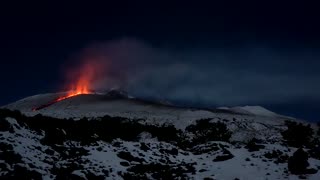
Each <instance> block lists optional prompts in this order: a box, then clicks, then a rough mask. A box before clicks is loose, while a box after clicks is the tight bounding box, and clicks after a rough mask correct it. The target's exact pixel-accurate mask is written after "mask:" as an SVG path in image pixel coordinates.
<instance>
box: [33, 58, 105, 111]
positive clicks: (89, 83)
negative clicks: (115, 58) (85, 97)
mask: <svg viewBox="0 0 320 180" xmlns="http://www.w3.org/2000/svg"><path fill="white" fill-rule="evenodd" d="M104 67H105V66H104V65H103V63H102V61H99V60H97V59H89V60H87V61H84V62H82V63H79V65H75V66H74V67H73V68H74V69H70V70H69V71H67V78H68V82H69V83H68V85H67V86H66V87H67V88H68V89H69V90H68V92H67V93H66V94H65V95H64V96H60V97H58V98H56V99H54V100H52V101H50V102H48V103H46V104H43V105H41V106H38V107H34V108H32V110H33V111H37V110H40V109H44V108H46V107H49V106H51V105H53V104H55V103H57V102H60V101H63V100H65V99H68V98H71V97H74V96H78V95H81V94H90V93H92V92H91V91H90V89H92V88H93V84H94V82H95V81H96V80H98V79H99V77H102V76H101V75H103V72H104Z"/></svg>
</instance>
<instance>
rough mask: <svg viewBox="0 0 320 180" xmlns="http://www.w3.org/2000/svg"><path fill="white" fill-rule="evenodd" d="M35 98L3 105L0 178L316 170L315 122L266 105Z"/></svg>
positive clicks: (251, 175)
mask: <svg viewBox="0 0 320 180" xmlns="http://www.w3.org/2000/svg"><path fill="white" fill-rule="evenodd" d="M51 96H53V95H52V94H51V95H50V97H51ZM39 97H41V98H44V97H47V98H49V97H48V95H46V96H37V98H39ZM35 99H36V98H35V97H32V98H27V99H24V100H21V101H18V102H16V103H13V104H10V105H8V106H5V107H3V108H2V109H0V179H319V177H320V171H319V170H320V142H319V139H320V130H319V125H317V124H314V123H306V122H303V121H300V120H297V119H294V118H289V117H285V116H280V115H277V114H275V113H270V112H269V111H267V110H265V109H263V108H261V107H254V108H252V107H251V108H249V107H245V108H239V107H238V108H233V109H232V108H231V109H228V108H222V109H215V110H198V109H187V108H177V107H172V106H169V105H163V104H155V103H149V102H148V103H147V102H141V101H138V100H136V99H131V98H128V97H123V96H116V97H115V96H112V98H110V94H109V96H101V95H94V96H85V97H75V98H73V99H70V100H65V101H63V102H59V103H60V104H59V103H57V104H55V105H52V107H48V108H45V109H43V110H40V111H38V112H32V111H31V108H32V106H33V105H35V103H36V102H39V100H35ZM41 103H42V102H39V105H41ZM29 105H30V106H29ZM31 105H32V106H31ZM27 107H29V108H27ZM104 107H105V108H104ZM112 107H113V108H112ZM115 107H116V108H115ZM120 107H122V109H121V108H120ZM124 107H125V108H124ZM130 108H131V109H130ZM79 109H80V110H79ZM83 109H88V110H87V111H84V110H83ZM93 110H96V111H93ZM252 110H255V111H252ZM77 112H81V113H77ZM255 112H259V113H260V114H255ZM121 115H122V116H121ZM139 115H141V116H139Z"/></svg>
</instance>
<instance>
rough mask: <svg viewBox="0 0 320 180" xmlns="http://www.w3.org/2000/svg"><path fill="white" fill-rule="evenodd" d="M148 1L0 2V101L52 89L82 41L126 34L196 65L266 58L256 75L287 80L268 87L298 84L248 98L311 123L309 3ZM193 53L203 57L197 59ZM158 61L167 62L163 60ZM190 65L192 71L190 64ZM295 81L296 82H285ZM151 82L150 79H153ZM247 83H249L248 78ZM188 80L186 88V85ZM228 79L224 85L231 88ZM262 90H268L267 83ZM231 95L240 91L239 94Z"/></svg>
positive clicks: (319, 78) (312, 13) (318, 99)
mask: <svg viewBox="0 0 320 180" xmlns="http://www.w3.org/2000/svg"><path fill="white" fill-rule="evenodd" d="M156 2H158V1H154V2H152V3H151V2H149V3H145V2H140V3H138V4H133V3H130V4H129V3H121V4H120V3H119V4H109V3H105V4H96V5H89V4H81V3H78V4H71V3H70V4H63V5H62V4H54V3H51V4H50V3H47V4H14V5H2V6H1V16H0V18H1V19H0V20H1V21H0V23H1V24H0V46H1V47H0V62H1V64H0V65H1V66H0V67H1V69H0V80H1V84H2V86H1V89H0V93H1V96H0V97H1V98H0V104H1V105H4V104H6V103H9V102H12V101H15V100H18V99H20V98H23V97H26V96H30V95H34V94H38V93H45V92H53V91H56V90H58V89H59V85H60V84H61V81H63V76H62V75H61V69H63V66H64V64H66V62H68V60H69V59H70V58H71V57H73V56H74V55H76V54H77V53H79V52H81V51H82V49H83V48H85V47H88V46H90V45H92V44H95V43H105V44H108V43H109V44H110V42H115V41H118V40H119V39H120V40H121V41H124V42H125V43H126V42H128V41H131V40H128V39H135V41H138V43H137V44H139V43H140V42H143V44H144V45H143V46H152V47H156V48H157V49H160V50H161V51H166V52H175V53H174V54H178V56H182V57H184V58H185V59H186V60H185V62H186V64H188V65H190V64H201V63H202V64H205V65H204V66H206V67H207V68H208V67H209V68H210V67H214V66H215V65H216V64H217V63H218V64H219V65H221V66H223V67H227V68H226V69H228V72H226V73H229V71H230V70H231V71H232V70H234V71H236V72H238V71H239V69H243V67H247V64H249V65H248V66H250V67H249V68H248V71H260V69H264V68H263V66H262V64H267V68H266V69H267V70H266V71H265V72H264V73H263V75H264V76H263V78H262V79H259V80H261V81H263V79H268V80H270V79H272V78H278V77H280V76H275V75H274V74H275V72H277V73H278V72H279V71H281V75H287V76H289V78H288V81H292V83H289V85H287V84H286V83H283V84H284V85H283V87H282V85H281V84H282V83H281V81H279V82H280V83H279V82H277V83H276V84H277V86H278V87H277V88H274V89H275V90H274V91H276V90H278V89H281V88H282V89H288V91H291V88H298V89H299V88H301V89H302V90H300V91H298V92H295V91H294V92H293V93H288V94H290V96H288V98H287V99H285V100H282V101H281V102H279V101H265V102H263V101H261V98H260V99H259V98H257V99H258V100H257V101H254V103H259V104H261V105H264V106H266V107H267V108H269V109H271V110H274V111H276V112H280V113H284V114H288V115H293V116H297V117H301V118H305V119H308V120H312V121H319V119H318V116H319V112H320V107H319V106H318V104H319V103H320V91H318V90H320V85H319V82H320V73H319V72H318V71H319V70H318V69H319V68H320V60H319V58H320V51H319V50H320V49H319V48H320V34H319V32H320V24H319V19H320V14H319V11H318V7H319V6H317V4H307V3H306V2H304V1H300V3H295V2H294V1H288V2H286V1H282V3H279V2H277V3H271V2H269V3H262V2H259V3H260V4H257V2H256V3H243V2H237V3H235V2H230V1H229V2H226V1H224V3H219V4H218V3H215V4H208V3H206V4H200V3H197V4H191V3H190V4H188V3H186V2H184V3H181V2H180V3H179V2H177V3H170V4H163V3H156ZM159 2H160V1H159ZM115 44H117V43H115ZM129 44H130V43H129ZM133 44H134V43H133ZM106 46H108V45H106ZM115 46H117V45H115ZM133 46H135V45H133ZM261 49H263V50H261ZM255 50H256V51H257V52H256V51H255ZM261 51H263V52H262V53H261ZM201 52H203V56H205V57H206V58H204V59H206V60H199V59H201V58H198V57H199V56H201V55H202V53H201ZM242 52H250V53H242ZM217 53H218V54H219V53H220V54H227V55H226V56H227V57H228V58H226V59H227V60H225V61H226V62H224V60H219V61H214V60H212V61H211V60H210V57H211V58H212V57H213V54H217ZM154 54H157V53H154ZM154 54H153V56H155V55H154ZM230 54H231V55H230ZM248 54H249V55H248ZM190 56H195V57H196V58H190ZM229 56H231V57H229ZM249 56H250V58H248V57H249ZM254 57H257V58H254ZM261 57H265V58H261ZM169 59H170V58H169ZM173 59H174V58H173ZM208 59H209V60H208ZM248 59H249V60H248ZM262 59H263V60H262ZM172 61H174V60H172ZM154 62H158V60H155V61H154ZM154 62H153V63H154ZM161 64H162V65H163V64H172V62H168V60H163V61H161ZM270 64H272V65H273V66H271V65H270ZM139 65H140V64H139ZM170 67H171V66H170ZM186 69H188V68H186ZM194 71H197V70H194V69H192V70H190V72H194ZM187 72H189V69H188V71H187ZM208 72H209V71H208ZM239 72H240V71H239ZM195 74H197V72H195ZM235 74H237V73H235ZM245 74H248V73H245ZM278 74H280V73H278ZM207 75H208V76H209V75H212V74H210V73H209V74H207ZM248 76H249V75H248ZM257 76H258V75H257ZM258 77H260V76H258ZM290 77H291V78H290ZM295 79H297V81H296V86H293V85H292V84H294V80H295ZM153 80H154V81H157V78H154V79H153ZM247 81H249V82H251V79H250V78H249V80H246V81H245V82H246V83H248V82H247ZM193 82H194V81H191V82H190V83H191V85H190V84H189V86H188V87H187V88H192V83H193ZM195 82H198V81H197V80H195ZM232 83H233V82H230V83H229V86H231V87H232V85H233V84H232ZM230 84H231V85H230ZM218 85H219V84H218ZM258 85H259V83H258V84H257V86H258ZM207 86H208V87H207ZM207 86H206V87H205V88H204V89H205V90H206V91H208V89H209V90H210V89H212V91H215V88H216V87H212V86H210V85H207ZM229 86H227V87H229ZM154 87H157V86H154ZM252 87H253V88H254V86H252ZM268 88H270V91H272V88H273V87H268ZM304 88H305V89H304ZM175 89H179V88H175ZM138 90H139V91H140V89H138ZM138 90H137V89H136V90H135V91H138ZM304 91H305V92H306V93H305V95H304V94H303V92H304ZM140 92H143V91H140ZM187 92H189V91H188V90H187ZM284 92H285V91H284ZM138 94H139V93H138ZM164 94H166V93H164ZM169 94H170V95H168V97H170V98H171V99H173V100H177V101H182V100H181V97H183V96H180V95H179V97H177V98H175V97H174V96H173V95H172V93H169ZM173 94H174V93H173ZM186 94H187V95H188V93H186ZM200 94H201V93H200ZM238 94H240V95H241V92H240V93H239V92H238ZM291 94H292V95H291ZM296 94H297V97H296V98H295V95H296ZM148 95H149V94H148ZM148 95H146V96H148ZM209 95H210V94H209ZM227 95H228V94H227ZM271 95H273V94H270V96H271ZM164 96H165V95H164ZM284 96H285V95H284ZM253 98H255V97H253ZM277 98H278V97H275V99H277ZM279 98H281V97H279ZM200 99H201V98H200ZM186 101H187V102H189V103H190V104H191V103H192V104H196V105H199V106H214V105H217V103H216V102H212V101H214V99H213V100H212V101H204V102H203V101H201V100H200V101H197V100H194V99H192V100H190V101H189V100H186ZM210 102H212V103H210ZM228 102H229V101H228ZM228 102H226V104H225V105H245V104H253V102H252V101H250V99H248V101H247V102H246V100H243V99H241V100H239V101H237V102H236V103H228ZM230 102H231V101H230ZM218 104H219V105H221V103H218Z"/></svg>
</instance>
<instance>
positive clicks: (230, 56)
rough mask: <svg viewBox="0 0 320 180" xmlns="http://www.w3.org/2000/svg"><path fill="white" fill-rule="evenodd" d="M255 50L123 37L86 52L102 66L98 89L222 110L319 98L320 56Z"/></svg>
mask: <svg viewBox="0 0 320 180" xmlns="http://www.w3.org/2000/svg"><path fill="white" fill-rule="evenodd" d="M252 47H254V48H252ZM252 47H249V46H246V47H242V48H211V49H210V48H208V49H202V50H199V49H190V48H189V49H169V48H159V47H154V46H152V45H150V44H147V43H145V42H142V41H139V40H137V39H129V38H124V39H120V40H117V41H111V42H107V43H99V44H93V45H91V46H90V47H88V48H86V49H85V50H84V53H82V54H85V57H95V59H98V60H99V61H101V62H103V63H101V64H103V66H104V68H105V71H104V72H105V73H104V74H103V77H102V78H101V77H100V78H99V80H98V81H96V82H95V83H94V84H95V86H94V88H95V89H97V90H103V89H109V88H121V89H125V90H127V91H128V92H129V93H130V94H132V95H135V96H139V97H148V98H153V99H166V100H170V101H176V102H188V103H192V104H200V105H217V106H224V105H227V106H232V105H246V104H267V103H269V104H278V103H288V102H289V103H290V102H294V101H300V100H320V85H319V83H317V82H320V71H318V68H319V67H320V63H319V62H318V61H317V60H316V59H317V58H319V57H320V56H319V54H316V53H314V52H312V51H311V50H299V51H293V50H285V49H272V48H266V47H262V46H261V47H257V45H254V46H252Z"/></svg>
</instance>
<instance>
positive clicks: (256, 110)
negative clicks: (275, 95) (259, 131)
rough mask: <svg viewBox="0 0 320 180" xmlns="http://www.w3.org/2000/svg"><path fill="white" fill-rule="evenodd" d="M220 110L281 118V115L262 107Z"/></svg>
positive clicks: (238, 107) (224, 108) (225, 108)
mask: <svg viewBox="0 0 320 180" xmlns="http://www.w3.org/2000/svg"><path fill="white" fill-rule="evenodd" d="M218 109H223V110H229V111H232V112H235V113H240V114H248V115H256V116H268V117H280V116H281V115H279V114H276V113H274V112H272V111H270V110H268V109H266V108H264V107H261V106H242V107H241V106H236V107H231V108H229V107H220V108H218Z"/></svg>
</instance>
